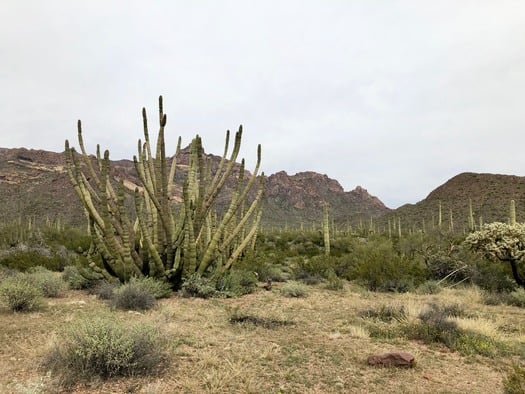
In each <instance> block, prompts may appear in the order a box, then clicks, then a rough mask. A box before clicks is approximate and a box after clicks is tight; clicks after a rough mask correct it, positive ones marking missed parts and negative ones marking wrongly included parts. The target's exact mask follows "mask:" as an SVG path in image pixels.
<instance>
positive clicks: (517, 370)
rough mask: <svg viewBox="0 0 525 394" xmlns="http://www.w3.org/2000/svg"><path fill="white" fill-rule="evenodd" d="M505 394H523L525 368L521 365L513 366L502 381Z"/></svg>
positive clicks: (524, 390) (524, 388)
mask: <svg viewBox="0 0 525 394" xmlns="http://www.w3.org/2000/svg"><path fill="white" fill-rule="evenodd" d="M503 387H504V390H505V394H522V393H525V367H524V366H523V365H522V364H517V363H516V364H513V365H512V367H511V369H510V371H509V372H508V373H507V377H506V378H505V380H504V381H503Z"/></svg>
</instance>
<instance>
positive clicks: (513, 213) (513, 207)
mask: <svg viewBox="0 0 525 394" xmlns="http://www.w3.org/2000/svg"><path fill="white" fill-rule="evenodd" d="M509 221H510V225H511V226H514V225H515V224H516V203H515V202H514V200H510V208H509Z"/></svg>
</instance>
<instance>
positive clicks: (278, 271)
mask: <svg viewBox="0 0 525 394" xmlns="http://www.w3.org/2000/svg"><path fill="white" fill-rule="evenodd" d="M254 272H257V274H258V275H259V277H258V279H259V281H261V282H267V281H268V279H270V280H271V281H272V282H286V281H287V280H289V279H290V278H291V277H292V275H291V272H290V269H289V267H288V266H286V265H284V264H271V263H267V264H265V265H263V266H262V267H260V268H259V269H258V270H257V271H254Z"/></svg>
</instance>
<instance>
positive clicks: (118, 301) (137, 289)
mask: <svg viewBox="0 0 525 394" xmlns="http://www.w3.org/2000/svg"><path fill="white" fill-rule="evenodd" d="M111 301H112V306H114V307H115V308H117V309H125V310H128V309H129V310H134V311H137V310H138V311H142V310H146V309H150V308H152V307H153V305H155V296H154V295H153V294H151V293H150V292H149V291H148V290H146V289H145V288H143V287H141V286H138V285H137V284H136V283H132V282H128V283H126V284H123V285H122V286H120V287H118V288H116V289H115V290H114V291H113V297H112V299H111Z"/></svg>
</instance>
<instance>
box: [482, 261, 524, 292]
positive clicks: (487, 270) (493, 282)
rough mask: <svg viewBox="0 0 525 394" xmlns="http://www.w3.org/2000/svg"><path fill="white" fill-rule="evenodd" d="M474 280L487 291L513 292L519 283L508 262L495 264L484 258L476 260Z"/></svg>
mask: <svg viewBox="0 0 525 394" xmlns="http://www.w3.org/2000/svg"><path fill="white" fill-rule="evenodd" d="M472 282H473V283H475V284H476V285H478V286H479V287H481V288H482V289H484V290H487V291H493V292H507V293H508V292H511V291H514V290H516V288H517V285H516V282H515V281H514V279H513V278H512V272H511V270H510V268H509V265H508V264H494V263H491V262H489V261H486V260H484V259H478V260H477V261H476V262H475V270H474V271H473V275H472Z"/></svg>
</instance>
